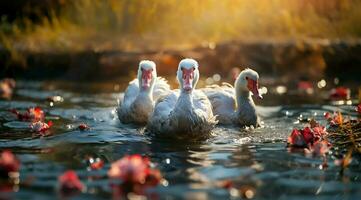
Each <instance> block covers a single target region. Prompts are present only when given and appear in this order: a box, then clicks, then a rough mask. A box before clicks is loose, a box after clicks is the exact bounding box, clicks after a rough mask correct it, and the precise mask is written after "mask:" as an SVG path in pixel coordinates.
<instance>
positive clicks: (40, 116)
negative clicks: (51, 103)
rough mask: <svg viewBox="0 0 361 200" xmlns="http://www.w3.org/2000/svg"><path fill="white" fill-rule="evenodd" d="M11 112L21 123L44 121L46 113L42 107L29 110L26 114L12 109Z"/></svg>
mask: <svg viewBox="0 0 361 200" xmlns="http://www.w3.org/2000/svg"><path fill="white" fill-rule="evenodd" d="M10 112H12V113H14V114H15V115H16V117H17V118H18V120H20V121H32V122H36V121H43V120H44V116H45V115H44V111H43V110H42V109H41V108H40V107H35V108H28V110H27V111H25V112H24V113H20V112H19V111H17V110H16V109H12V110H10Z"/></svg>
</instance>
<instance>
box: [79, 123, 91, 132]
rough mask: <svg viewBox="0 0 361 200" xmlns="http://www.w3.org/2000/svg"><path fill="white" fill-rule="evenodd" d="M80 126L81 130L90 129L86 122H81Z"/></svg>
mask: <svg viewBox="0 0 361 200" xmlns="http://www.w3.org/2000/svg"><path fill="white" fill-rule="evenodd" d="M78 128H79V130H81V131H85V130H89V129H90V128H89V126H88V125H87V124H84V123H82V124H79V126H78Z"/></svg>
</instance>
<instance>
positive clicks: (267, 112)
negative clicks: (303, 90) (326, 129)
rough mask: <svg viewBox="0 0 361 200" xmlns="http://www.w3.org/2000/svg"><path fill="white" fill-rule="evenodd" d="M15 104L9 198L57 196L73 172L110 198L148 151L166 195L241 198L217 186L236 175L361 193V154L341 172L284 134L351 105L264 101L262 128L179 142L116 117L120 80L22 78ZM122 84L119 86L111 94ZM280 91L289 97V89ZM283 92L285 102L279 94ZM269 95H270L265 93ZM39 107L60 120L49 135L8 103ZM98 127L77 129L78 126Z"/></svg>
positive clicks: (258, 182) (0, 111) (313, 193)
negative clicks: (16, 179)
mask: <svg viewBox="0 0 361 200" xmlns="http://www.w3.org/2000/svg"><path fill="white" fill-rule="evenodd" d="M18 85H19V88H18V90H17V91H16V95H15V97H14V98H13V100H12V101H5V100H3V101H0V149H1V150H3V149H10V150H12V151H13V152H14V153H15V154H16V155H17V156H18V157H19V159H20V160H21V163H22V164H21V171H20V173H21V177H20V178H21V183H27V184H21V185H20V189H19V191H18V192H13V193H1V195H0V198H8V199H52V198H54V196H58V195H59V194H58V193H57V192H56V185H57V177H58V176H59V175H60V174H61V173H63V172H64V171H65V170H68V169H74V170H75V171H76V172H77V173H78V175H79V176H80V179H81V180H82V181H83V182H84V183H85V185H86V186H87V190H86V192H85V193H83V194H80V195H78V196H76V198H77V199H109V198H111V197H112V192H111V189H110V187H109V181H108V179H107V176H106V174H107V170H108V169H109V166H110V163H111V162H113V161H115V160H117V159H119V158H121V157H122V156H124V155H127V154H142V155H145V156H148V157H150V159H151V161H152V162H153V163H154V164H155V166H156V167H157V168H158V169H159V170H160V171H161V173H162V174H163V176H164V178H165V179H166V180H167V182H165V183H163V184H161V185H159V186H157V187H156V188H153V189H151V190H149V191H148V195H149V196H148V197H152V198H155V199H157V198H159V199H180V198H188V199H207V198H208V199H230V198H231V199H239V198H240V197H239V196H238V194H237V192H235V191H232V190H231V191H230V190H227V189H223V188H222V187H219V184H217V183H219V182H221V181H223V180H232V181H233V182H234V186H235V187H236V188H250V189H251V190H252V191H254V199H270V198H272V199H314V198H315V197H317V199H359V198H360V197H361V187H360V183H361V168H360V167H359V166H360V159H359V158H357V157H356V158H354V159H353V162H352V164H351V166H350V168H349V169H347V170H346V172H345V173H344V174H343V175H341V174H340V173H339V170H340V168H339V167H338V166H335V164H334V163H333V160H334V159H335V157H337V155H335V153H334V152H331V155H329V156H328V164H329V167H328V168H327V169H325V170H321V169H320V168H319V166H320V164H321V163H322V160H321V159H320V158H317V157H316V158H308V157H305V156H304V155H303V153H289V152H288V151H287V148H286V145H285V143H286V138H287V136H288V135H289V133H290V132H291V130H292V129H293V128H294V127H303V125H304V124H302V123H300V122H299V121H298V120H297V118H298V117H299V116H300V115H301V116H302V117H314V118H316V119H317V120H319V121H321V122H323V123H325V121H324V120H323V117H322V116H323V113H324V112H326V111H333V110H340V111H342V112H343V113H345V114H350V115H352V114H351V113H352V107H351V106H338V107H335V106H331V104H328V103H317V104H316V103H314V104H297V105H283V104H282V103H281V102H280V101H279V102H278V103H277V102H276V103H272V104H273V105H268V104H267V103H264V104H263V105H267V106H259V107H258V110H259V112H260V115H261V116H262V121H263V126H262V127H261V128H257V129H251V128H250V129H241V128H237V127H219V128H217V129H216V130H215V131H214V134H213V137H211V138H209V139H208V140H205V141H199V142H194V141H187V140H182V141H174V140H169V139H161V138H154V137H152V136H150V135H148V134H146V133H144V128H143V127H137V126H132V125H124V124H121V123H120V122H119V121H118V118H117V115H116V112H115V107H116V106H117V99H118V98H119V95H120V92H118V91H119V90H122V89H123V88H122V86H120V87H119V86H117V85H116V86H114V84H110V85H109V84H84V83H83V84H78V83H56V82H20V83H19V84H18ZM114 90H115V91H114ZM53 95H61V96H62V97H63V98H64V101H63V102H55V103H54V104H51V103H50V102H49V101H47V100H46V99H47V97H49V96H53ZM282 98H287V97H286V96H284V97H282ZM282 98H280V99H282ZM264 101H267V96H266V97H265V100H264ZM30 106H41V107H42V108H43V109H44V110H45V111H46V116H47V117H46V119H47V120H52V121H53V122H54V124H55V125H54V127H52V129H51V131H50V133H49V135H47V136H39V135H36V134H33V133H31V132H29V130H28V129H27V127H28V123H26V122H18V121H17V120H16V119H15V118H14V116H13V115H12V114H11V113H10V112H8V109H10V108H16V109H20V110H22V109H24V110H25V109H26V108H28V107H30ZM83 122H84V123H86V124H88V125H89V126H90V127H91V129H90V130H88V131H79V130H77V129H76V127H77V125H78V124H80V123H83ZM88 156H92V157H99V158H101V159H103V160H104V161H105V163H106V164H105V167H104V168H103V169H101V170H99V171H90V170H88V169H87V166H88V165H87V162H86V158H87V157H88Z"/></svg>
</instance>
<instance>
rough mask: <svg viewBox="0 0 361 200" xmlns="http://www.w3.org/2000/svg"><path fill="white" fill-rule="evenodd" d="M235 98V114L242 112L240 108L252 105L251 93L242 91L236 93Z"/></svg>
mask: <svg viewBox="0 0 361 200" xmlns="http://www.w3.org/2000/svg"><path fill="white" fill-rule="evenodd" d="M236 98H237V112H239V111H240V110H242V107H243V106H245V105H254V102H253V99H252V97H251V92H249V91H244V90H237V91H236Z"/></svg>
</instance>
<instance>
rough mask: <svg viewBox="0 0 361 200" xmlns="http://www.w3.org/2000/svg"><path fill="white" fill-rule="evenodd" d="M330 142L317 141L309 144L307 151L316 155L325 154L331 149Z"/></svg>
mask: <svg viewBox="0 0 361 200" xmlns="http://www.w3.org/2000/svg"><path fill="white" fill-rule="evenodd" d="M330 146H331V145H330V144H329V143H328V142H326V141H324V140H323V141H316V142H315V143H313V144H312V145H309V148H308V150H306V153H309V154H312V155H314V156H324V155H325V154H326V153H327V152H328V151H329V150H330Z"/></svg>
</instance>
